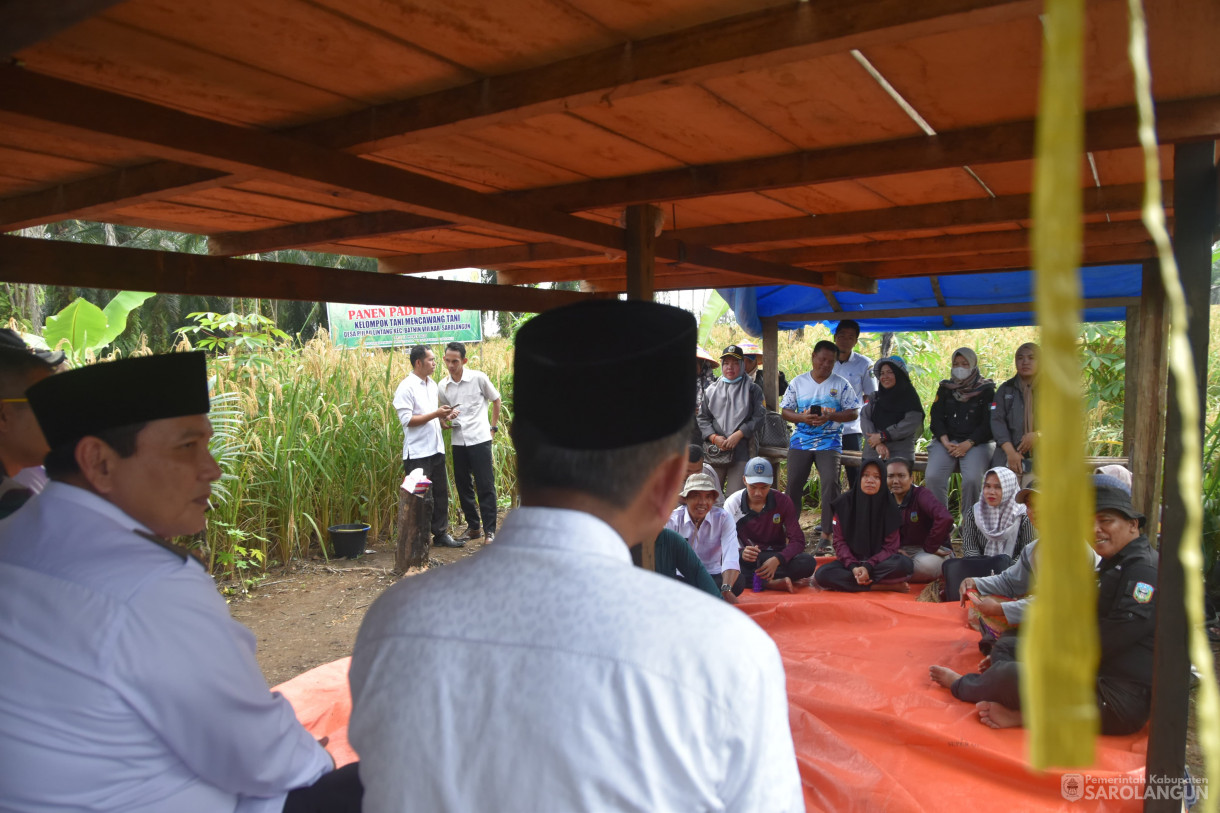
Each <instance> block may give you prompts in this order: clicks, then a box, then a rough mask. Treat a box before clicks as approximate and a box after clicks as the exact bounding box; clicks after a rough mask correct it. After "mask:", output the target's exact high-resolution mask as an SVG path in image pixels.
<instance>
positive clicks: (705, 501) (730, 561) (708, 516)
mask: <svg viewBox="0 0 1220 813" xmlns="http://www.w3.org/2000/svg"><path fill="white" fill-rule="evenodd" d="M716 485H717V484H716V482H715V481H714V480H713V479H712V478H711V477H708V476H707V475H706V474H702V473H700V474H692V475H691V476H689V477H687V478H686V483H685V484H684V485H683V486H682V492H681V493H682V497H683V499H684V500H685V503H684V504H683V505H679V506H678V507H677V508H675V509H674V511H673V513H672V514H670V515H669V521H668V522H666V523H665V527H666V528H668V529H669V530H671V531H676V532H677V533H678V534H680V535H681V536H683V537H684V538H685V539H686V541H687V542H688V543H690V546H691V547H692V548H694V550H695V553H697V554H698V555H699V561H701V562H703V566H704V567H705V568H707V572H708V573H709V574H710V575H711V577H712V580H713V581H714V582H716V586H717V587H718V588H720V593H721V595H723V596H724V598H725V600H726V601H729V602H731V603H736V601H737V596H739V595H741V590H736V591H734V589H733V588H734V585H736V584H737V577H738V575H740V571H741V565H740V563H739V562H738V556H737V531H736V530H735V529H734V528H733V520H732V518H730V517H729V515H728V514H727V513H726V512H725V510H724V509H723V508H720V507H719V506H717V505H716V495H717V491H716Z"/></svg>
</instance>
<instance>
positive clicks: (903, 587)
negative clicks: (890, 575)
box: [873, 582, 911, 593]
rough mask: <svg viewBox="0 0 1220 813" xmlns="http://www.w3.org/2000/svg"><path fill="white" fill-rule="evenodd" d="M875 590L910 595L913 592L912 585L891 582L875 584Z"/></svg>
mask: <svg viewBox="0 0 1220 813" xmlns="http://www.w3.org/2000/svg"><path fill="white" fill-rule="evenodd" d="M873 589H874V590H888V591H889V592H891V593H909V592H911V585H909V584H907V583H906V582H890V583H889V584H880V583H878V582H873Z"/></svg>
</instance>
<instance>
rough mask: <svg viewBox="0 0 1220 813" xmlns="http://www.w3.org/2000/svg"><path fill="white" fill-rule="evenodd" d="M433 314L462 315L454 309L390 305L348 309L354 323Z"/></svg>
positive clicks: (349, 316) (348, 315) (348, 314)
mask: <svg viewBox="0 0 1220 813" xmlns="http://www.w3.org/2000/svg"><path fill="white" fill-rule="evenodd" d="M431 313H461V311H460V310H454V309H453V308H412V307H403V306H399V305H390V306H388V307H385V308H348V309H347V318H348V319H350V320H352V321H353V322H354V321H356V320H357V319H385V318H387V317H392V316H416V315H418V314H431Z"/></svg>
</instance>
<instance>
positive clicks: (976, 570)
mask: <svg viewBox="0 0 1220 813" xmlns="http://www.w3.org/2000/svg"><path fill="white" fill-rule="evenodd" d="M1012 561H1013V560H1012V557H1011V556H1005V555H1003V554H1001V555H999V556H966V557H964V558H956V557H955V558H953V559H946V560H945V563H944V564H943V565H941V566H940V574H941V575H942V576H944V578H945V601H957V600H958V599H959V598H960V597H961V595H960V594H961V587H962V582H964V581H965V580H966V579H977V578H978V577H980V576H992V575H994V574H996V573H1003V572H1004V571H1005V570H1007V569H1008V568H1009V567H1010V566H1011V565H1012Z"/></svg>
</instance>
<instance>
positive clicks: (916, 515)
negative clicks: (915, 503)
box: [911, 511, 919, 522]
mask: <svg viewBox="0 0 1220 813" xmlns="http://www.w3.org/2000/svg"><path fill="white" fill-rule="evenodd" d="M911 522H919V512H918V511H912V512H911Z"/></svg>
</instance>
